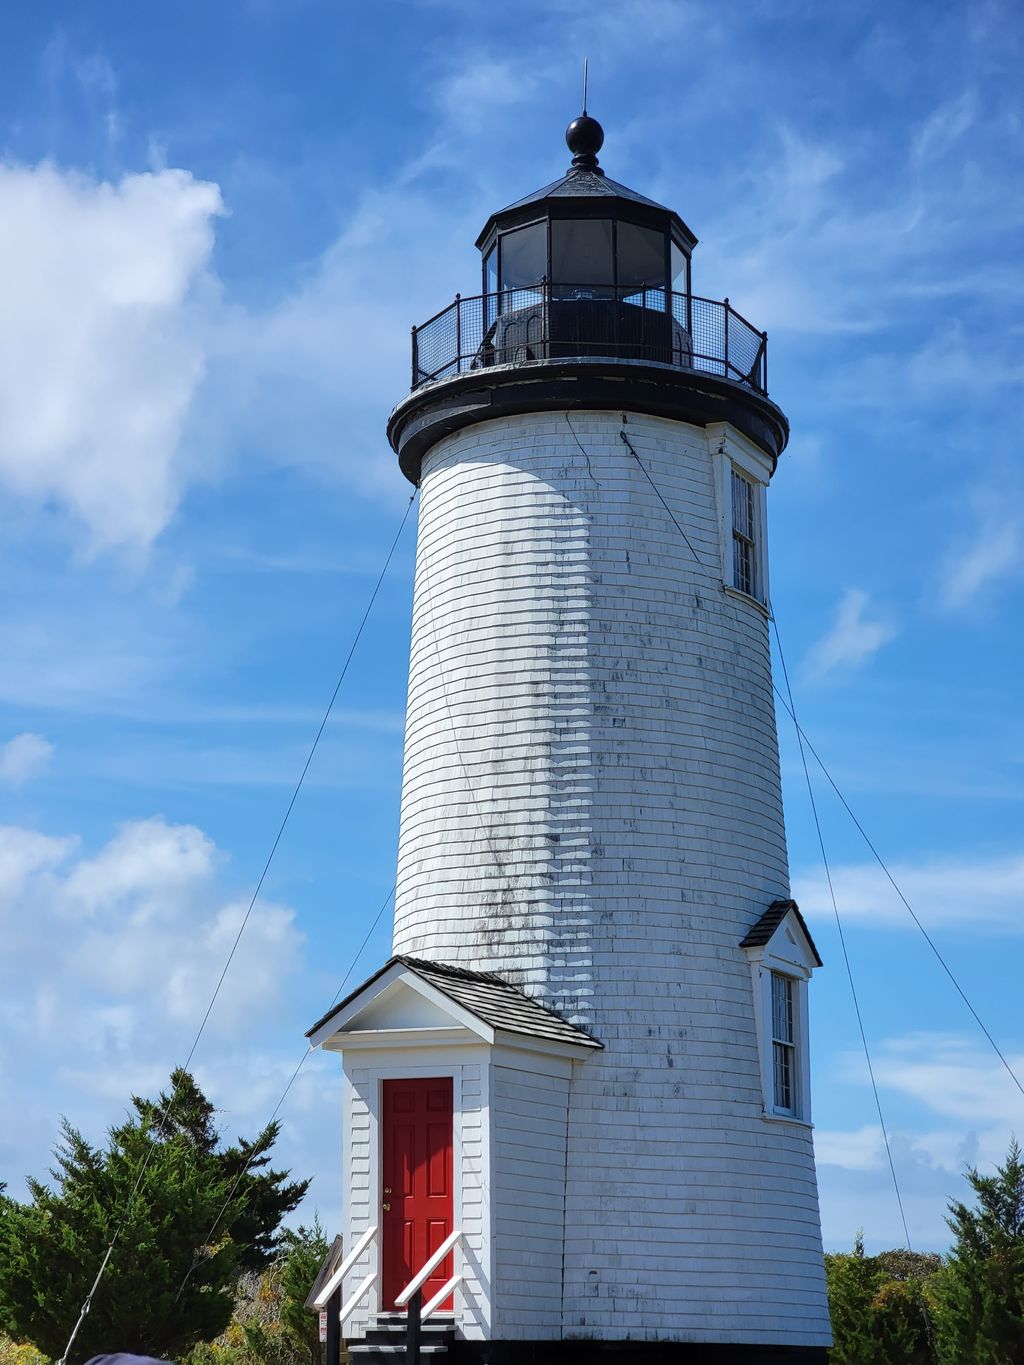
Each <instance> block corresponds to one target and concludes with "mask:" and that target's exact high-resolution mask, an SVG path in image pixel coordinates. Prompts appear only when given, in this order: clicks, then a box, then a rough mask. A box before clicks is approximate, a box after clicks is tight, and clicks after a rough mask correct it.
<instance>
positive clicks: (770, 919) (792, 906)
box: [740, 901, 822, 967]
mask: <svg viewBox="0 0 1024 1365" xmlns="http://www.w3.org/2000/svg"><path fill="white" fill-rule="evenodd" d="M790 911H792V912H793V914H794V915H795V916H796V919H797V923H798V924H799V925H800V928H801V930H802V932H803V935H804V938H806V940H807V946H808V947H809V948H810V950H811V952H812V953H813V954H814V960H815V962H816V963H817V964H818V966H819V967H820V966H821V965H822V963H821V957H820V955H819V953H818V950H817V948H816V947H815V946H814V939H813V938H811V931H810V930H809V929H808V927H807V921H806V920H805V919H804V917H803V915H802V914H801V913H800V907H799V905H797V903H796V901H772V903H771V905H769V907H768V909H767V910H766V911H765V912H764V914H763V915H762V916H761V918H760V919H759V920H758V921H757V923H756V924H755V925H754V927H753V928H752V929H751V930H750V933H749V934H747V936H746V938H745V939H744V940H743V942H742V943H741V944H740V947H741V948H763V947H765V945H766V944H768V943H769V942H770V940H771V937H772V934H774V933H775V930H776V929H777V928H778V927H779V925H780V924H781V923H782V921H783V920H784V919H785V918H786V916H787V915H788V914H789V913H790Z"/></svg>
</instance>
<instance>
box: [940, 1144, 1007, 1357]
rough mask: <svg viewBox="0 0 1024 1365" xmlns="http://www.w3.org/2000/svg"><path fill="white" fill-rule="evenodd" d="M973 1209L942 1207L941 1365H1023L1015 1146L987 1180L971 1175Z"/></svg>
mask: <svg viewBox="0 0 1024 1365" xmlns="http://www.w3.org/2000/svg"><path fill="white" fill-rule="evenodd" d="M967 1181H968V1184H969V1185H970V1186H971V1189H972V1190H973V1191H974V1194H975V1206H974V1207H973V1208H969V1207H968V1206H967V1205H966V1204H964V1203H961V1202H960V1201H958V1200H953V1201H951V1202H950V1205H949V1215H950V1216H949V1217H948V1218H947V1220H946V1221H947V1222H948V1224H949V1226H950V1228H951V1229H952V1232H953V1235H954V1238H955V1241H954V1244H953V1249H952V1251H951V1253H950V1256H949V1261H948V1263H947V1266H946V1269H945V1270H944V1271H943V1273H942V1275H941V1276H940V1277H939V1281H938V1313H937V1323H936V1325H937V1335H938V1341H939V1348H940V1358H941V1359H942V1361H943V1362H945V1363H946V1365H963V1362H966V1361H970V1362H971V1365H1024V1160H1022V1158H1021V1150H1020V1146H1019V1144H1018V1143H1017V1141H1016V1140H1014V1141H1013V1142H1011V1144H1010V1150H1009V1153H1008V1154H1007V1157H1006V1161H1005V1163H1004V1164H1003V1165H1002V1166H1000V1167H998V1168H997V1170H996V1174H995V1175H991V1176H984V1175H979V1173H978V1171H977V1170H976V1169H974V1168H972V1169H971V1170H969V1171H968V1172H967Z"/></svg>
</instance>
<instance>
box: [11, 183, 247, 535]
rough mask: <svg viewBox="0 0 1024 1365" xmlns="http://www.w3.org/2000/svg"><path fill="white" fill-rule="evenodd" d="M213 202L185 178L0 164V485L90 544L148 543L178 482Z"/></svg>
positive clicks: (200, 357) (195, 379) (196, 369)
mask: <svg viewBox="0 0 1024 1365" xmlns="http://www.w3.org/2000/svg"><path fill="white" fill-rule="evenodd" d="M221 211H222V205H221V198H220V192H219V190H218V188H217V186H216V185H212V184H208V183H204V182H202V181H198V180H195V179H194V178H193V177H192V176H191V175H190V174H189V173H188V172H187V171H183V170H162V171H159V172H158V173H155V174H144V175H126V176H125V177H124V178H123V179H122V180H121V181H120V182H119V183H117V184H110V183H107V182H102V181H97V180H95V179H93V178H91V177H89V176H86V175H83V174H80V173H77V172H73V171H64V170H61V169H59V168H58V167H56V166H54V165H50V164H45V163H44V164H42V165H39V166H36V167H27V166H20V165H10V164H8V165H0V256H2V257H3V259H5V260H8V261H17V263H18V268H17V270H13V271H9V272H8V273H7V277H6V279H5V283H4V289H3V293H2V294H0V481H2V482H3V483H5V484H6V485H7V486H8V488H9V489H10V490H12V491H13V492H15V493H16V494H19V495H20V496H22V497H25V498H29V499H33V500H36V501H39V502H43V503H45V502H48V501H49V502H55V503H56V504H58V505H59V506H60V507H61V508H62V509H64V510H65V511H67V512H70V513H71V514H72V515H73V516H74V517H76V518H77V519H79V520H80V521H81V522H83V523H84V524H85V526H86V527H87V529H88V532H89V534H90V537H91V540H92V543H93V545H95V546H109V545H123V546H128V547H133V548H145V547H146V546H148V545H149V544H150V542H151V541H152V540H153V539H154V537H156V536H157V535H158V534H159V533H160V531H161V530H162V529H163V528H164V526H165V525H166V524H167V522H168V520H169V519H170V517H171V515H172V514H173V512H174V509H175V507H176V505H177V502H178V499H179V497H180V496H181V492H182V489H183V487H184V485H185V483H186V481H187V478H188V476H189V471H188V469H187V468H186V463H185V459H184V455H183V453H182V433H183V428H184V423H185V419H186V416H187V414H188V411H189V407H190V405H191V403H192V400H193V396H194V394H195V392H196V388H197V385H198V384H199V381H200V379H201V377H202V374H203V369H204V346H203V342H202V340H201V338H200V331H199V328H198V327H197V326H196V323H195V318H194V312H195V309H196V306H197V297H198V291H199V289H200V286H201V285H202V284H203V283H204V281H205V279H206V271H207V267H208V263H209V258H210V253H211V250H212V247H213V227H212V222H213V219H214V217H215V216H216V215H217V214H218V213H220V212H221Z"/></svg>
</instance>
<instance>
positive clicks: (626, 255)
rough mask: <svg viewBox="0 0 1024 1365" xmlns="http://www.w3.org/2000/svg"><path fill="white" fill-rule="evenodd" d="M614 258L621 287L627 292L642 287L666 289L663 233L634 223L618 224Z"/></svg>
mask: <svg viewBox="0 0 1024 1365" xmlns="http://www.w3.org/2000/svg"><path fill="white" fill-rule="evenodd" d="M616 256H617V259H618V270H619V284H620V285H625V286H626V287H627V288H629V289H636V288H637V287H638V286H639V285H642V284H646V285H649V286H650V287H651V288H652V289H663V288H664V287H665V235H664V233H662V232H655V231H654V229H653V228H645V227H637V226H636V225H635V224H634V223H620V224H619V227H618V245H617V247H616Z"/></svg>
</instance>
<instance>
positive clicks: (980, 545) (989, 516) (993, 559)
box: [940, 499, 1024, 612]
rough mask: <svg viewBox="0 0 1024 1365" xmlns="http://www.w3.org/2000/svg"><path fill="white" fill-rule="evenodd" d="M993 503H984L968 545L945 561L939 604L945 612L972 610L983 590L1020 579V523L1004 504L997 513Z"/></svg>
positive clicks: (1023, 540)
mask: <svg viewBox="0 0 1024 1365" xmlns="http://www.w3.org/2000/svg"><path fill="white" fill-rule="evenodd" d="M994 501H995V500H994V499H992V500H986V506H985V507H984V508H983V509H982V512H981V515H980V518H979V520H980V525H979V526H978V528H977V530H976V532H975V535H974V537H973V539H972V540H971V541H970V543H969V544H967V545H966V546H963V547H962V548H961V549H960V550H959V552H957V553H954V554H951V555H950V556H949V557H948V558H947V560H946V563H945V565H944V568H943V572H942V580H941V584H940V601H941V604H942V606H943V608H944V610H946V611H949V612H959V611H964V610H966V609H967V608H969V607H973V606H974V605H975V604H976V603H977V601H978V599H979V597H980V596H981V595H982V594H983V593H984V592H985V589H987V588H989V587H991V586H992V585H994V584H996V583H999V582H1006V581H1008V580H1012V579H1015V578H1016V577H1017V576H1018V575H1019V572H1020V566H1021V559H1022V554H1024V537H1022V535H1021V523H1020V520H1019V519H1018V518H1016V517H1014V516H1013V514H1012V513H1011V512H1009V511H1008V510H1007V508H1006V506H1005V504H1004V506H1003V507H1002V508H1001V509H1000V508H997V507H996V506H995V505H994Z"/></svg>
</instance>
